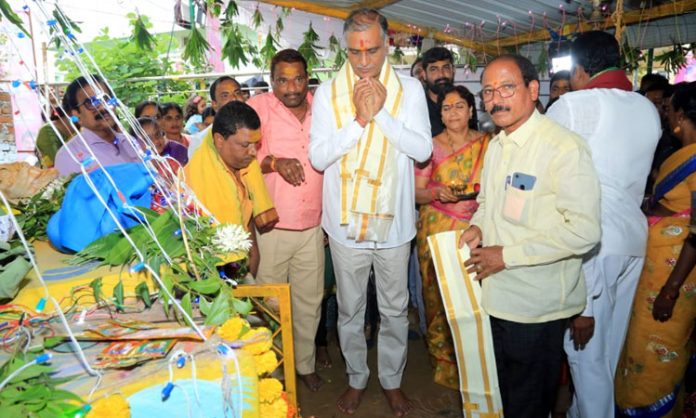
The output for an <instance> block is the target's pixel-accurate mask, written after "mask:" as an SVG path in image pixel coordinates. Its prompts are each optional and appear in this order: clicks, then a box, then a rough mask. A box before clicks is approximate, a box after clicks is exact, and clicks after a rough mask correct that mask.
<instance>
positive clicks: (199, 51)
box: [181, 26, 210, 67]
mask: <svg viewBox="0 0 696 418" xmlns="http://www.w3.org/2000/svg"><path fill="white" fill-rule="evenodd" d="M184 43H185V45H186V46H185V47H184V53H183V54H182V55H181V57H182V58H183V59H184V61H188V62H190V63H191V64H192V65H193V66H194V67H203V66H205V65H206V64H207V63H208V60H207V58H206V56H205V54H206V53H207V52H208V48H210V44H209V43H208V41H207V40H206V39H205V35H204V34H203V31H202V30H201V29H199V28H198V27H196V26H194V27H193V28H191V31H190V34H189V36H188V37H187V38H186V40H185V41H184Z"/></svg>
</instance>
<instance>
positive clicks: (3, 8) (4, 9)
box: [0, 0, 31, 36]
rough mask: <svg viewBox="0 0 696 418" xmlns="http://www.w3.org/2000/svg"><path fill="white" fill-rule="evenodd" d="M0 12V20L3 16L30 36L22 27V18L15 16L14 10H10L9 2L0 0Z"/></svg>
mask: <svg viewBox="0 0 696 418" xmlns="http://www.w3.org/2000/svg"><path fill="white" fill-rule="evenodd" d="M0 13H1V14H2V16H0V20H2V17H3V16H4V17H5V18H6V19H7V20H9V21H10V23H12V24H14V25H15V26H17V27H18V28H19V29H20V30H21V31H22V32H24V34H25V35H27V36H31V35H30V34H29V32H28V31H27V30H26V29H25V28H24V22H23V21H22V18H20V17H19V16H17V14H16V13H15V12H14V10H12V7H11V6H10V4H9V3H7V0H0Z"/></svg>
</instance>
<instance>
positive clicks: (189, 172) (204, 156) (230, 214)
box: [184, 130, 278, 231]
mask: <svg viewBox="0 0 696 418" xmlns="http://www.w3.org/2000/svg"><path fill="white" fill-rule="evenodd" d="M184 171H185V173H186V183H187V184H188V185H189V187H191V189H192V190H193V192H194V193H195V194H196V197H197V198H198V200H199V201H200V202H201V204H203V206H205V208H206V209H208V211H210V213H211V214H212V215H213V216H214V217H215V219H216V220H217V221H218V222H219V223H221V224H236V225H242V226H243V227H244V228H245V229H248V225H249V221H250V219H251V218H252V216H253V218H254V224H255V225H256V227H257V228H258V229H259V230H262V231H263V230H268V229H270V228H272V227H273V225H275V224H276V223H277V222H278V213H277V212H276V210H275V208H274V207H273V201H272V200H271V195H270V194H269V193H268V189H266V183H264V180H263V174H261V166H260V165H259V163H258V161H256V160H254V161H252V162H251V164H249V166H248V167H246V168H244V169H242V170H240V173H239V174H240V178H241V182H239V181H238V180H237V178H236V177H235V175H234V174H233V173H232V172H231V171H230V169H229V168H227V166H226V165H225V163H224V162H223V161H222V159H221V158H220V154H218V151H217V149H216V148H215V144H214V143H213V133H212V130H209V131H208V134H207V135H206V136H205V139H204V140H203V143H202V144H201V146H200V147H198V149H197V150H196V152H194V154H193V156H192V157H191V160H190V161H189V162H188V164H187V165H186V167H185V168H184Z"/></svg>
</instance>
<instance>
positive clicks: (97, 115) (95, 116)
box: [94, 112, 111, 120]
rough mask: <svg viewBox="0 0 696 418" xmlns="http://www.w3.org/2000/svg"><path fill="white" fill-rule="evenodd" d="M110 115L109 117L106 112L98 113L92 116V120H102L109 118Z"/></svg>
mask: <svg viewBox="0 0 696 418" xmlns="http://www.w3.org/2000/svg"><path fill="white" fill-rule="evenodd" d="M110 117H111V115H109V114H108V113H107V112H99V113H97V114H96V115H94V119H96V120H102V119H104V118H110Z"/></svg>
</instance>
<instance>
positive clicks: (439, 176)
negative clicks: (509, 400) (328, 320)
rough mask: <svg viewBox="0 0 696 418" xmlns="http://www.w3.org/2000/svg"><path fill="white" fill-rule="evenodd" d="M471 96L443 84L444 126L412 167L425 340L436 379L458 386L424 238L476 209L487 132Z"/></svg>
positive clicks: (463, 222) (455, 225) (462, 222)
mask: <svg viewBox="0 0 696 418" xmlns="http://www.w3.org/2000/svg"><path fill="white" fill-rule="evenodd" d="M475 103H476V102H475V99H474V96H473V94H471V93H470V92H469V90H467V89H466V88H465V87H463V86H452V85H447V86H444V87H443V89H442V91H441V92H440V94H439V97H438V105H439V107H440V109H441V116H442V122H443V123H444V125H445V130H444V131H443V132H442V133H441V134H439V135H437V136H435V137H434V138H433V155H432V157H431V159H430V161H428V163H427V165H426V166H425V167H418V168H416V202H417V203H418V204H420V205H421V206H420V218H419V220H418V234H417V236H416V242H417V245H418V259H419V262H420V271H421V276H422V278H423V301H424V304H425V317H426V324H427V335H426V339H427V344H428V351H429V353H430V358H431V363H432V364H433V367H434V369H435V375H434V380H435V382H436V383H438V384H440V385H443V386H446V387H448V388H452V389H455V390H456V389H458V388H459V377H458V374H457V360H456V355H455V351H454V346H453V343H452V336H451V334H450V329H449V325H448V324H447V316H446V314H445V309H444V307H443V304H442V298H441V296H440V289H439V287H438V283H437V277H436V275H435V269H434V267H433V262H432V258H431V256H430V250H429V248H428V241H427V238H428V236H429V235H432V234H437V233H439V232H443V231H450V230H454V229H466V228H467V227H468V226H469V220H470V219H471V217H472V216H473V214H474V212H475V211H476V208H477V207H478V206H477V204H476V195H477V194H478V191H479V179H480V175H481V168H482V167H481V166H482V164H483V156H484V153H485V152H486V148H487V146H488V141H489V139H490V135H488V134H482V133H480V132H478V131H476V130H475V128H476V125H477V122H476V111H475Z"/></svg>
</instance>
